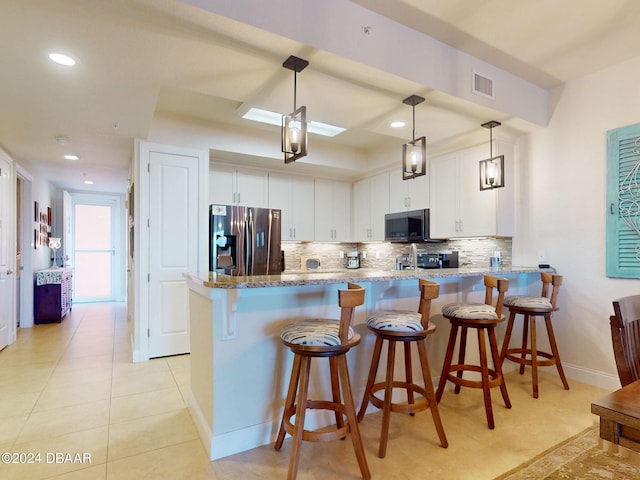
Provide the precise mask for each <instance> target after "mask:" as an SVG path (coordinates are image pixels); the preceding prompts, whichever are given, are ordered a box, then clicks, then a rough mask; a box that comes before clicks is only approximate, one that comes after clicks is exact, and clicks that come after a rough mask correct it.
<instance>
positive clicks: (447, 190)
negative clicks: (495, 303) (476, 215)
mask: <svg viewBox="0 0 640 480" xmlns="http://www.w3.org/2000/svg"><path fill="white" fill-rule="evenodd" d="M457 162H458V158H457V155H445V156H442V157H439V158H432V159H431V161H430V162H429V182H430V205H431V207H430V210H429V215H430V227H431V232H430V233H431V238H450V237H455V236H457V235H458V232H457V230H456V227H457V226H458V224H459V221H458V206H457V194H456V190H457V182H456V170H457Z"/></svg>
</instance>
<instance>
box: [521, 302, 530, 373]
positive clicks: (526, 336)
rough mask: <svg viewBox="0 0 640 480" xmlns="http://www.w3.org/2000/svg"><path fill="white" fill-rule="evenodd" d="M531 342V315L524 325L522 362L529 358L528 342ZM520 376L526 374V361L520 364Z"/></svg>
mask: <svg viewBox="0 0 640 480" xmlns="http://www.w3.org/2000/svg"><path fill="white" fill-rule="evenodd" d="M528 340H529V315H525V316H524V322H523V324H522V355H521V357H522V360H525V359H526V358H527V342H528ZM519 371H520V375H522V374H524V361H523V362H520V370H519Z"/></svg>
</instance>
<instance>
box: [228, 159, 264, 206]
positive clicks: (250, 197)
mask: <svg viewBox="0 0 640 480" xmlns="http://www.w3.org/2000/svg"><path fill="white" fill-rule="evenodd" d="M236 175H237V190H236V200H235V203H237V204H238V205H244V206H247V207H259V208H268V207H269V175H268V174H267V173H266V172H263V171H260V170H251V169H245V168H242V169H240V168H239V169H238V170H237V171H236Z"/></svg>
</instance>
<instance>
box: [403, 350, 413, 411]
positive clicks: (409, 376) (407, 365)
mask: <svg viewBox="0 0 640 480" xmlns="http://www.w3.org/2000/svg"><path fill="white" fill-rule="evenodd" d="M404 374H405V380H406V382H407V402H408V403H409V405H412V404H413V403H415V401H414V398H413V390H411V388H409V385H411V384H412V383H413V370H412V366H411V343H410V342H404ZM410 415H411V416H414V415H415V413H411V414H410Z"/></svg>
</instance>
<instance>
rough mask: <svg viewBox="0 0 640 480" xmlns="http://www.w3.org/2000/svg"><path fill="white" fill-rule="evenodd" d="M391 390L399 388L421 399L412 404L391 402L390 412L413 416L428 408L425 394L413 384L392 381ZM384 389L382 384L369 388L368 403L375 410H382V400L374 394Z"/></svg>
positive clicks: (421, 388)
mask: <svg viewBox="0 0 640 480" xmlns="http://www.w3.org/2000/svg"><path fill="white" fill-rule="evenodd" d="M391 385H392V388H401V389H403V390H404V391H406V390H407V389H409V391H411V392H413V393H417V394H418V395H421V396H422V398H418V399H415V401H414V403H393V402H391V411H392V412H399V413H408V414H414V413H418V412H422V411H424V410H427V409H428V408H429V402H428V401H427V392H426V391H425V389H424V388H423V387H421V386H420V385H416V384H415V383H407V382H400V381H394V382H392V384H391ZM385 388H386V384H385V383H384V382H380V383H376V384H375V385H374V386H373V387H372V388H371V393H370V394H369V401H370V402H371V403H372V404H373V405H374V406H375V407H377V408H379V409H381V410H382V409H383V408H384V400H383V399H381V398H379V397H376V395H375V392H380V391H384V390H385Z"/></svg>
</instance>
